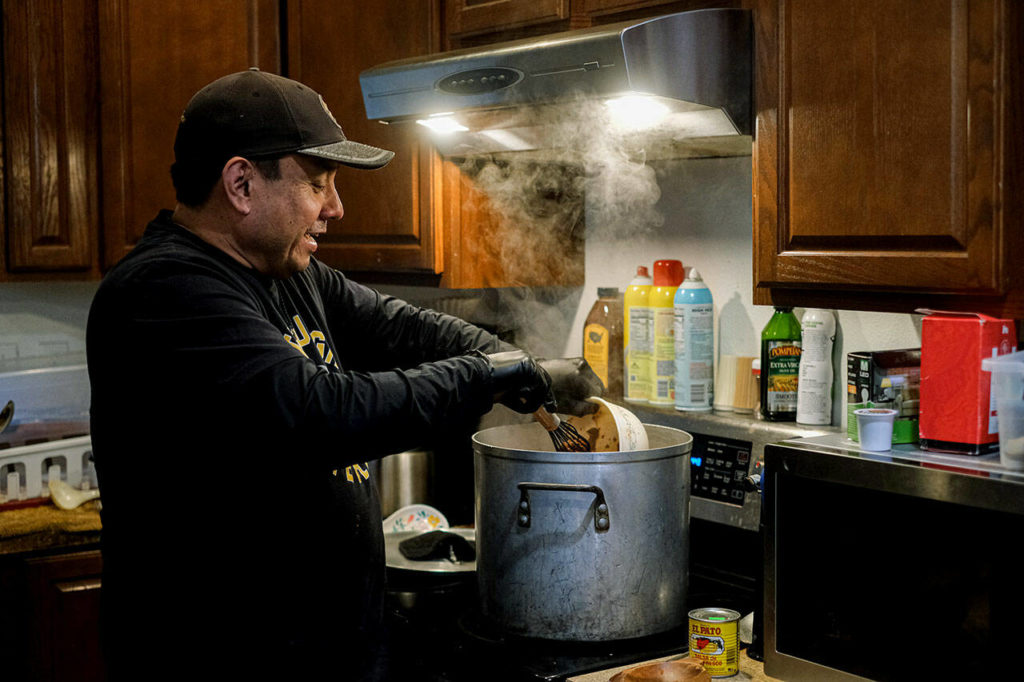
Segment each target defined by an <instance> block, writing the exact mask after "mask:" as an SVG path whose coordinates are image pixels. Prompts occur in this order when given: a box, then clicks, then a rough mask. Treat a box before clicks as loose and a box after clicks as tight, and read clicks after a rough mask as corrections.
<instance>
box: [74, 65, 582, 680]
mask: <svg viewBox="0 0 1024 682" xmlns="http://www.w3.org/2000/svg"><path fill="white" fill-rule="evenodd" d="M174 152H175V163H174V165H173V167H172V169H171V175H172V179H173V183H174V187H175V191H176V195H177V200H178V203H177V206H176V207H175V209H174V210H173V211H161V212H160V214H159V215H158V216H157V217H156V218H155V219H154V220H153V221H152V222H151V223H150V224H149V225H148V226H147V228H146V231H145V234H144V235H143V237H142V239H141V240H140V241H139V243H138V246H137V247H136V248H135V249H134V250H133V251H132V253H131V254H129V255H128V256H127V257H126V258H124V259H123V260H122V261H121V262H120V263H119V264H118V265H117V266H116V267H115V268H114V269H113V270H111V272H110V273H109V274H108V275H107V277H106V278H105V279H104V281H103V283H102V284H101V285H100V287H99V290H98V292H97V294H96V297H95V300H94V301H93V304H92V308H91V311H90V315H89V323H88V332H87V349H88V363H89V376H90V381H91V385H92V441H93V453H94V458H95V463H96V469H97V474H98V476H99V482H100V490H101V491H102V494H103V512H102V514H103V541H102V545H103V561H104V576H103V593H102V594H103V600H104V603H103V614H104V615H103V617H104V627H103V632H102V636H103V638H104V642H105V648H106V650H107V659H108V666H109V668H110V674H111V679H132V680H147V679H156V678H171V677H174V678H176V679H211V678H214V677H223V678H224V679H250V678H253V677H255V678H257V679H261V678H269V677H279V676H281V675H285V676H286V677H285V679H299V677H300V676H302V675H306V674H315V675H317V677H318V678H323V677H324V675H323V673H324V671H330V674H329V675H328V677H327V678H328V679H342V680H362V679H369V680H373V679H384V678H385V677H386V676H387V672H386V669H387V661H386V656H385V651H384V647H383V646H382V642H383V632H382V626H381V616H382V597H383V587H384V584H383V582H384V562H383V553H384V551H383V533H382V526H381V514H380V506H379V502H378V499H377V491H376V487H375V485H374V481H373V480H371V478H370V473H369V468H368V467H367V465H366V462H367V461H368V460H372V459H375V458H379V457H381V456H384V455H387V454H390V453H395V452H401V451H404V450H408V449H411V448H413V447H418V446H422V445H424V444H425V443H427V442H429V441H430V440H431V439H432V438H433V437H435V436H438V435H441V434H446V433H469V432H471V430H472V429H473V428H474V426H475V424H476V422H477V420H478V419H479V417H480V416H481V415H482V414H484V413H485V412H487V411H488V410H489V409H490V408H491V406H492V404H493V403H494V402H495V401H496V400H500V401H501V402H502V403H504V404H506V405H508V406H510V407H512V408H513V409H515V410H517V411H519V412H523V413H529V412H532V411H534V410H536V409H537V408H538V407H540V406H541V405H545V404H547V405H548V406H549V407H552V406H553V405H554V401H553V396H554V395H559V398H560V399H561V402H560V403H559V407H560V409H561V410H562V411H575V412H581V411H586V407H585V406H588V405H589V404H587V403H582V402H577V401H582V399H583V398H585V397H587V396H588V395H592V394H596V393H600V392H601V386H600V381H598V380H597V379H596V376H595V375H594V374H593V372H592V371H591V370H590V368H589V367H588V366H586V364H585V363H584V362H582V361H561V363H560V364H559V365H558V368H559V370H560V371H559V372H557V373H555V374H556V379H555V381H554V382H552V379H551V375H550V374H549V373H548V372H547V371H545V369H544V366H543V364H544V363H541V362H538V361H536V360H535V359H534V358H532V357H531V356H530V355H529V354H528V353H525V352H523V351H521V350H518V349H515V348H513V347H512V346H509V345H508V344H504V343H502V342H500V341H499V340H498V339H497V338H496V337H494V336H492V335H491V334H489V333H487V332H485V331H483V330H481V329H479V328H477V327H474V326H472V325H469V324H467V323H465V322H463V321H461V320H458V319H456V318H454V317H451V316H447V315H442V314H439V313H436V312H433V311H430V310H425V309H421V308H417V307H414V306H412V305H409V304H407V303H405V302H402V301H400V300H397V299H395V298H392V297H388V296H382V295H380V294H378V293H377V292H375V291H373V290H371V289H368V288H366V287H364V286H361V285H359V284H356V283H355V282H352V281H350V280H348V279H347V278H346V277H345V276H344V275H343V274H342V273H341V272H339V271H337V270H334V269H331V268H330V267H328V266H325V265H323V264H322V263H320V262H318V261H317V260H316V259H315V258H314V257H313V255H314V253H315V252H316V250H317V240H318V239H319V238H320V237H321V236H322V235H323V234H324V233H325V232H326V230H327V226H328V221H331V220H338V219H340V218H341V217H342V215H343V212H344V211H343V208H342V203H341V200H340V198H339V196H338V193H337V191H336V189H335V186H334V179H335V172H336V170H337V168H338V166H339V164H342V165H346V166H351V167H355V168H364V169H375V168H380V167H382V166H384V165H385V164H387V163H388V161H389V160H390V159H391V157H392V156H393V154H392V152H388V151H385V150H382V149H377V148H375V147H371V146H368V145H364V144H359V143H357V142H353V141H350V140H347V139H346V138H345V135H344V134H343V133H342V130H341V127H340V126H339V125H338V123H337V121H335V119H334V117H333V116H332V115H331V113H330V111H329V110H328V109H327V106H326V104H325V103H324V101H323V99H322V98H321V97H320V96H319V95H318V94H317V93H316V92H314V91H312V90H311V89H309V88H307V87H305V86H304V85H302V84H300V83H298V82H295V81H292V80H288V79H285V78H281V77H279V76H275V75H272V74H268V73H263V72H260V71H258V70H256V69H251V70H249V71H244V72H241V73H236V74H232V75H229V76H225V77H224V78H221V79H218V80H216V81H214V82H213V83H211V84H209V85H207V86H206V87H205V88H203V89H202V90H200V91H199V92H198V93H196V95H195V96H194V97H193V98H192V100H191V101H190V102H189V104H188V106H187V107H186V109H185V112H184V114H183V115H182V117H181V121H180V123H179V126H178V132H177V137H176V139H175V143H174ZM555 362H558V361H555ZM566 368H568V370H567V369H566ZM552 383H554V385H552ZM591 407H592V406H591Z"/></svg>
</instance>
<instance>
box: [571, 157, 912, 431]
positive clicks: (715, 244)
mask: <svg viewBox="0 0 1024 682" xmlns="http://www.w3.org/2000/svg"><path fill="white" fill-rule="evenodd" d="M652 165H654V167H655V168H656V170H657V174H656V180H657V184H658V186H659V187H660V190H661V191H660V195H661V196H660V199H659V200H658V201H657V203H656V205H655V209H656V212H657V213H658V214H660V216H661V217H662V218H663V221H664V222H663V223H662V224H660V225H657V224H653V223H654V222H656V221H652V220H650V219H648V220H647V221H646V222H647V224H646V225H644V226H632V227H630V228H628V229H619V227H618V226H615V225H609V224H607V222H606V220H605V218H606V212H605V211H603V210H602V209H601V208H600V207H598V209H597V210H594V211H589V210H588V214H587V244H586V281H585V284H584V287H583V294H582V296H581V297H580V302H579V307H578V308H577V310H576V311H575V314H574V316H573V322H572V326H571V328H570V331H569V334H568V337H567V338H566V340H565V341H566V344H565V346H564V348H563V352H564V353H566V354H579V353H580V344H581V341H580V339H581V338H582V330H583V322H584V320H585V319H586V316H587V313H588V311H589V310H590V306H591V305H592V304H593V302H594V299H595V298H596V296H597V288H598V287H612V286H615V287H619V290H620V291H624V290H625V288H626V285H627V284H628V282H629V281H630V279H632V277H633V274H634V273H635V271H636V266H637V265H646V266H647V267H648V269H649V270H653V263H654V261H655V260H657V259H661V258H674V259H678V260H681V261H682V262H683V264H684V265H685V266H687V267H690V266H696V267H697V269H698V270H699V271H700V273H701V276H702V277H703V279H704V281H705V283H706V284H707V285H708V288H709V289H711V293H712V296H713V297H714V302H715V315H716V318H717V319H716V330H717V335H718V338H717V344H718V351H719V353H724V354H728V355H748V356H754V357H757V356H758V355H759V353H760V351H759V348H760V335H761V330H762V329H763V328H764V326H765V324H767V322H768V320H769V318H770V317H771V315H772V308H771V307H770V306H758V305H754V304H753V302H752V290H753V279H752V267H753V262H752V259H753V252H752V250H753V237H752V223H751V160H750V157H735V158H719V159H691V160H686V161H678V162H672V163H664V162H663V163H659V164H652ZM588 208H589V207H588ZM616 219H618V220H621V219H622V215H617V216H616ZM795 312H796V314H797V316H798V317H799V316H800V315H802V313H803V309H801V308H797V309H796V310H795ZM837 323H838V324H837V333H836V337H837V338H836V344H835V351H834V353H833V364H834V368H835V387H834V392H833V398H834V400H833V423H834V424H842V423H844V421H843V419H844V417H845V412H844V411H843V410H842V409H840V408H841V407H842V404H843V401H845V396H846V359H845V358H846V353H847V352H851V351H860V350H888V349H894V348H918V347H920V345H921V323H920V316H919V315H903V314H890V313H865V312H853V311H838V318H837Z"/></svg>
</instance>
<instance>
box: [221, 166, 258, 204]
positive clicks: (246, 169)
mask: <svg viewBox="0 0 1024 682" xmlns="http://www.w3.org/2000/svg"><path fill="white" fill-rule="evenodd" d="M255 172H256V169H255V167H254V166H253V165H252V162H251V161H249V160H248V159H243V158H242V157H241V156H233V157H231V158H230V159H228V161H227V163H225V164H224V168H223V169H222V170H221V172H220V177H221V182H222V183H223V185H224V194H225V195H227V198H228V201H229V202H231V205H232V206H234V207H235V210H237V211H238V212H239V213H242V214H243V215H249V211H251V210H252V197H251V188H252V179H253V176H254V175H255Z"/></svg>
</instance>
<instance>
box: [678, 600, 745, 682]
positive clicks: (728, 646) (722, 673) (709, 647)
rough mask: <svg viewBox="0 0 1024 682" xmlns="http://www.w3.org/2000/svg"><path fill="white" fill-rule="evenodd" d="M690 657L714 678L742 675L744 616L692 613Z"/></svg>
mask: <svg viewBox="0 0 1024 682" xmlns="http://www.w3.org/2000/svg"><path fill="white" fill-rule="evenodd" d="M689 616H690V657H691V658H693V659H694V660H696V661H700V662H701V663H702V664H703V665H704V668H705V669H706V670H707V671H708V674H710V675H711V677H732V676H733V675H735V674H736V673H738V672H739V671H740V614H739V612H737V611H733V610H732V609H719V608H706V609H694V610H693V611H690V613H689Z"/></svg>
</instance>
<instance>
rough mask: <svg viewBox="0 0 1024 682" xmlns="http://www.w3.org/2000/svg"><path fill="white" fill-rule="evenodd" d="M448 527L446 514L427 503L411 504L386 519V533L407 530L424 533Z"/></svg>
mask: <svg viewBox="0 0 1024 682" xmlns="http://www.w3.org/2000/svg"><path fill="white" fill-rule="evenodd" d="M447 528H448V519H446V518H445V517H444V514H442V513H441V512H440V511H438V510H437V509H434V508H433V507H431V506H430V505H427V504H410V505H409V506H407V507H402V508H401V509H399V510H398V511H396V512H395V513H394V514H392V515H391V516H389V517H387V518H386V519H384V532H385V533H404V532H407V531H418V532H421V533H422V532H424V531H428V530H445V529H447Z"/></svg>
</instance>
